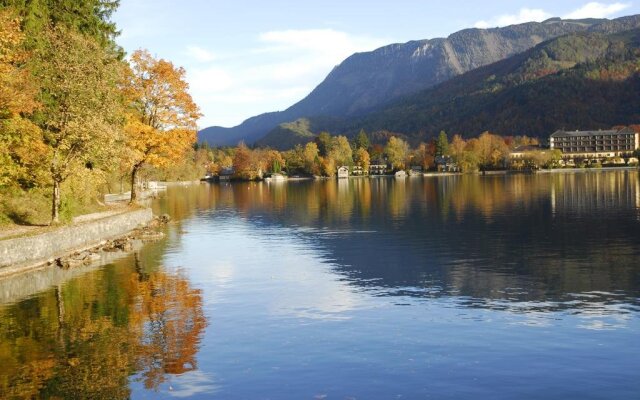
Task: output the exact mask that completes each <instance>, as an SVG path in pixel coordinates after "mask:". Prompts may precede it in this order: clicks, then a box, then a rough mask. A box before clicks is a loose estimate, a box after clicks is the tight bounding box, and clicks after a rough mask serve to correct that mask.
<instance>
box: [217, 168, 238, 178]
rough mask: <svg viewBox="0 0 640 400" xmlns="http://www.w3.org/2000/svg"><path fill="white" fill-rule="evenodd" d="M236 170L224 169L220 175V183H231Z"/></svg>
mask: <svg viewBox="0 0 640 400" xmlns="http://www.w3.org/2000/svg"><path fill="white" fill-rule="evenodd" d="M235 172H236V171H235V170H234V169H233V168H222V169H221V170H220V173H219V174H218V180H220V181H230V180H231V177H233V174H235Z"/></svg>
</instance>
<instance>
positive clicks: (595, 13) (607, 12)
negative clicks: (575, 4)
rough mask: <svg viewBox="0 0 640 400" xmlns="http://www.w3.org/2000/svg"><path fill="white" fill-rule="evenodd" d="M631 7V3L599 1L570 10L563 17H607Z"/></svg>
mask: <svg viewBox="0 0 640 400" xmlns="http://www.w3.org/2000/svg"><path fill="white" fill-rule="evenodd" d="M629 7H631V4H630V3H612V4H604V3H598V2H595V1H594V2H591V3H587V4H585V5H584V6H582V7H580V8H578V9H577V10H575V11H572V12H570V13H569V14H567V15H565V16H564V17H563V18H567V19H581V18H607V17H610V16H612V15H615V14H617V13H619V12H620V11H623V10H626V9H627V8H629Z"/></svg>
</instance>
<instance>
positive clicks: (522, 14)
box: [474, 1, 631, 29]
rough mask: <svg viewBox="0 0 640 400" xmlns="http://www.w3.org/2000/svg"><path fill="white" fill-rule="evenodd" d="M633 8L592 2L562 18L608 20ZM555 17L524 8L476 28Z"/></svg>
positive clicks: (489, 20)
mask: <svg viewBox="0 0 640 400" xmlns="http://www.w3.org/2000/svg"><path fill="white" fill-rule="evenodd" d="M629 7H631V4H630V3H619V2H616V3H600V2H596V1H592V2H589V3H586V4H585V5H584V6H582V7H580V8H578V9H576V10H573V11H571V12H569V13H567V14H565V15H563V16H562V18H565V19H581V18H607V17H611V16H613V15H616V14H618V13H620V12H621V11H624V10H626V9H627V8H629ZM551 17H553V14H551V13H550V12H548V11H546V10H543V9H540V8H523V9H521V10H520V11H519V12H518V13H517V14H503V15H499V16H496V17H494V18H491V19H488V20H481V21H478V22H476V23H475V25H474V26H475V27H476V28H482V29H486V28H492V27H498V26H508V25H515V24H521V23H525V22H532V21H535V22H541V21H544V20H546V19H549V18H551Z"/></svg>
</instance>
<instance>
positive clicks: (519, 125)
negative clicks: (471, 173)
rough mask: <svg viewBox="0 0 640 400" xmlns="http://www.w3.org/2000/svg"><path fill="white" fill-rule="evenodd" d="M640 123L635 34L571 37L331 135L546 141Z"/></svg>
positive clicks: (639, 32) (638, 36)
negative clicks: (565, 132)
mask: <svg viewBox="0 0 640 400" xmlns="http://www.w3.org/2000/svg"><path fill="white" fill-rule="evenodd" d="M638 123H640V29H633V30H630V31H625V32H622V33H615V34H608V35H607V34H604V33H599V32H595V33H577V34H572V35H568V36H563V37H560V38H557V39H554V40H551V41H549V42H546V43H543V44H541V45H539V46H537V47H535V48H534V49H531V50H529V51H527V52H524V53H521V54H518V55H516V56H513V57H510V58H508V59H506V60H503V61H499V62H497V63H494V64H491V65H489V66H485V67H482V68H479V69H476V70H474V71H471V72H469V73H467V74H464V75H462V76H459V77H456V78H454V79H452V80H450V81H448V82H445V83H443V84H441V85H439V86H437V87H434V88H431V89H428V90H425V91H422V92H420V93H418V94H414V95H412V96H409V97H407V98H405V99H403V100H400V101H398V102H396V103H394V104H392V105H389V106H387V107H385V108H384V109H382V110H379V111H377V112H375V113H371V114H369V115H367V116H365V117H362V118H356V119H345V120H343V121H342V123H341V124H336V123H335V122H334V123H333V124H332V126H331V128H332V129H334V130H335V131H336V132H345V133H351V134H352V135H353V134H355V133H356V132H357V131H358V130H360V129H362V128H364V129H365V130H367V131H371V132H376V131H381V130H384V131H393V132H400V133H402V134H404V135H405V136H406V137H407V138H408V139H409V140H410V141H411V142H413V143H417V142H419V141H425V140H428V139H430V138H432V137H433V136H435V135H436V134H437V133H438V132H439V131H440V130H446V131H447V132H449V133H458V134H462V135H463V136H476V135H478V134H479V133H481V132H483V131H486V130H489V131H491V132H494V133H497V134H501V135H529V136H534V137H543V138H546V137H547V136H548V135H549V134H550V133H551V132H553V131H555V130H557V129H569V130H572V129H605V128H610V127H612V126H614V125H630V124H638ZM310 124H313V121H310ZM317 129H318V130H321V129H326V128H325V127H323V126H318V128H317Z"/></svg>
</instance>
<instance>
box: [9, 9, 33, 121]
mask: <svg viewBox="0 0 640 400" xmlns="http://www.w3.org/2000/svg"><path fill="white" fill-rule="evenodd" d="M23 41H24V35H23V33H22V32H21V31H20V20H19V19H17V18H16V17H15V16H14V15H13V14H11V13H10V12H9V11H7V10H5V11H0V119H2V118H11V117H13V116H15V115H17V114H19V113H30V112H32V111H33V110H34V109H35V108H36V106H37V103H36V101H35V94H36V90H35V86H34V85H33V83H32V81H31V80H30V76H29V73H28V71H27V70H26V69H25V68H24V62H25V61H26V59H27V54H26V53H25V52H24V51H23V49H22V42H23Z"/></svg>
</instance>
